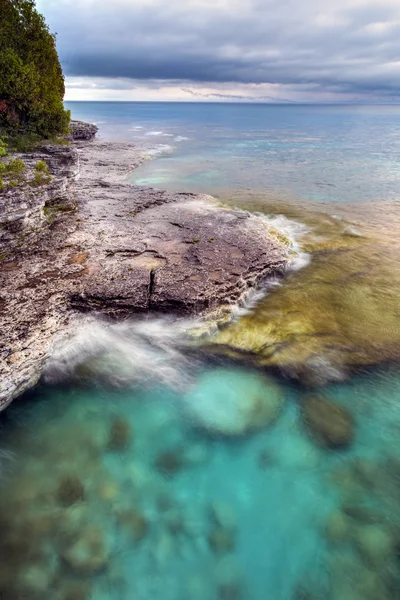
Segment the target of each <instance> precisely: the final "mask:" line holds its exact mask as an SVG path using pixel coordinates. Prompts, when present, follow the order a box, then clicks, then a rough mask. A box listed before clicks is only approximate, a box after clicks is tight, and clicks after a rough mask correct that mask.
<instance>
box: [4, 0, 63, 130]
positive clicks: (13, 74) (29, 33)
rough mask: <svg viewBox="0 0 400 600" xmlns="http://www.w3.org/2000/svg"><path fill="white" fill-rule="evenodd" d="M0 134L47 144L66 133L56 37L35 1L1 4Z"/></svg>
mask: <svg viewBox="0 0 400 600" xmlns="http://www.w3.org/2000/svg"><path fill="white" fill-rule="evenodd" d="M0 15H1V18H0V49H1V51H0V73H1V78H0V129H1V130H2V131H5V132H7V133H9V134H10V135H11V136H12V137H14V136H15V134H22V135H24V136H25V135H26V134H28V135H31V136H32V135H33V136H38V137H39V138H50V137H53V136H55V135H58V134H62V133H65V132H66V131H67V130H68V125H69V120H70V114H69V111H66V110H64V106H63V102H62V100H63V97H64V92H65V88H64V78H63V74H62V70H61V66H60V62H59V60H58V55H57V50H56V45H55V36H54V35H52V34H51V33H50V31H49V28H48V26H47V25H46V23H45V20H44V18H43V16H42V15H40V14H39V13H38V12H37V10H36V7H35V2H34V0H0Z"/></svg>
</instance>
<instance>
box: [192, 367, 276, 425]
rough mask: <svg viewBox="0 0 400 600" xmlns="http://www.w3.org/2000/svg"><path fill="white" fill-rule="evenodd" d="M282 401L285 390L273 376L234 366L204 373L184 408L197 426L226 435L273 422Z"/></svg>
mask: <svg viewBox="0 0 400 600" xmlns="http://www.w3.org/2000/svg"><path fill="white" fill-rule="evenodd" d="M283 404H284V396H283V393H282V391H281V389H280V387H279V385H278V384H277V383H275V382H274V381H273V380H272V379H270V378H267V377H265V376H261V375H259V374H257V373H252V372H246V371H239V370H233V369H214V370H212V371H208V372H206V373H204V374H203V375H201V377H200V378H199V380H198V382H197V385H196V386H195V387H194V388H193V389H192V390H191V391H190V392H189V393H188V394H187V395H186V397H185V409H186V411H187V414H188V416H189V418H190V419H191V420H192V421H193V424H194V425H196V426H198V427H200V428H202V429H206V430H207V431H209V432H210V433H214V434H219V435H227V436H236V435H243V434H246V433H249V432H251V431H255V430H257V429H261V428H263V427H267V426H269V425H271V424H272V423H273V422H274V421H275V419H276V418H277V417H278V415H279V413H280V412H281V410H282V407H283Z"/></svg>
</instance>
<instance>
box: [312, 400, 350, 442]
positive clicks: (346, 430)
mask: <svg viewBox="0 0 400 600" xmlns="http://www.w3.org/2000/svg"><path fill="white" fill-rule="evenodd" d="M301 410H302V414H303V420H304V424H305V426H306V428H307V431H308V432H309V433H310V435H311V436H312V437H313V438H314V439H315V440H316V441H317V442H318V443H319V444H320V445H321V446H324V447H325V448H331V449H334V448H346V447H347V446H349V445H350V444H351V443H352V441H353V438H354V421H353V417H352V415H351V414H350V413H349V412H348V411H347V410H346V409H345V408H344V407H343V406H339V405H338V404H336V403H335V402H332V400H328V399H327V398H323V397H321V396H309V397H307V398H305V399H304V400H303V403H302V407H301Z"/></svg>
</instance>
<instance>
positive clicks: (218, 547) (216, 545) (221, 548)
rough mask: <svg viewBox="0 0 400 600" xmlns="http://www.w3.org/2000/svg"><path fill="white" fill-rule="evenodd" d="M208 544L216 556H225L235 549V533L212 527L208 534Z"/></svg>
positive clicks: (230, 530) (223, 528)
mask: <svg viewBox="0 0 400 600" xmlns="http://www.w3.org/2000/svg"><path fill="white" fill-rule="evenodd" d="M208 543H209V544H210V548H211V549H212V550H213V551H214V552H215V553H216V554H227V553H228V552H231V551H232V550H233V549H234V547H235V532H234V531H233V530H232V529H227V528H225V527H214V528H213V529H212V530H211V531H210V533H209V536H208Z"/></svg>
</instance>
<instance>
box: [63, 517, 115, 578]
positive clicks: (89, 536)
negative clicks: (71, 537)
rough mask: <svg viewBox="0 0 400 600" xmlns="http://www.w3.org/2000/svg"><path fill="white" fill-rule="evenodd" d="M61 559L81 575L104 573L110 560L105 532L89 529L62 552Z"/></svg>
mask: <svg viewBox="0 0 400 600" xmlns="http://www.w3.org/2000/svg"><path fill="white" fill-rule="evenodd" d="M61 557H62V558H63V560H64V561H65V562H66V563H67V565H68V566H69V567H70V568H71V569H73V570H74V571H76V572H77V573H78V574H80V575H91V574H95V573H97V572H99V571H102V570H103V569H104V568H105V567H106V566H107V563H108V559H109V549H108V547H107V544H106V541H105V538H104V534H103V532H102V531H101V529H99V528H98V527H95V526H90V527H87V528H86V529H84V530H83V531H82V532H81V533H80V534H79V537H78V539H77V540H75V541H74V542H73V543H72V544H71V545H70V546H67V547H66V548H65V549H64V550H63V551H62V552H61Z"/></svg>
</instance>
